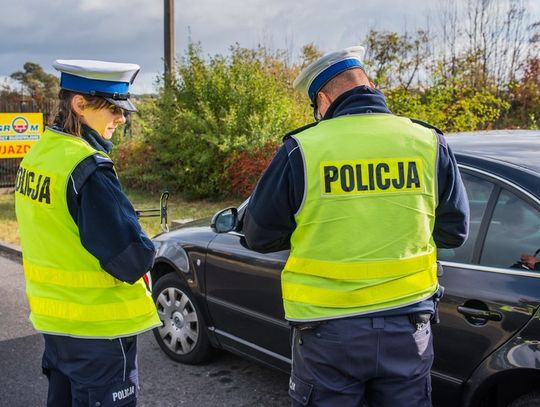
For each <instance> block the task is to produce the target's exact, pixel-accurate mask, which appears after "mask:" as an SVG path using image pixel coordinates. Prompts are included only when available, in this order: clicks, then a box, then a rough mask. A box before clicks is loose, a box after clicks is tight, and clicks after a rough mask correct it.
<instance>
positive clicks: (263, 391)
mask: <svg viewBox="0 0 540 407" xmlns="http://www.w3.org/2000/svg"><path fill="white" fill-rule="evenodd" d="M0 279H1V280H0V281H1V282H2V283H1V284H0V406H10V407H19V406H20V407H23V406H24V407H33V406H44V405H45V400H46V395H47V379H46V377H45V376H43V375H42V374H41V367H40V366H41V354H42V353H43V339H42V337H41V335H40V334H37V333H36V332H35V331H34V330H33V329H32V326H31V324H30V322H29V321H28V305H27V302H26V297H25V294H24V278H23V271H22V266H21V264H20V263H19V262H18V261H16V260H15V259H8V258H3V257H0ZM139 368H140V380H141V397H140V399H139V403H138V406H147V407H150V406H151V407H168V406H197V407H205V406H212V407H214V406H264V407H272V406H287V405H289V399H288V396H287V387H288V376H287V375H285V374H283V373H281V372H277V371H275V370H272V369H269V368H267V367H264V366H259V365H257V364H255V363H253V362H250V361H246V360H244V359H241V358H239V357H237V356H234V355H231V354H229V353H225V352H222V353H219V354H218V355H217V356H216V357H215V358H214V359H213V360H212V361H211V362H209V363H207V364H205V365H202V366H187V365H181V364H178V363H175V362H173V361H171V360H170V359H168V358H167V357H166V356H165V355H164V354H163V353H162V352H161V350H160V349H159V347H158V345H157V343H156V342H155V341H154V337H153V335H152V333H151V332H147V333H145V334H143V335H141V336H140V338H139Z"/></svg>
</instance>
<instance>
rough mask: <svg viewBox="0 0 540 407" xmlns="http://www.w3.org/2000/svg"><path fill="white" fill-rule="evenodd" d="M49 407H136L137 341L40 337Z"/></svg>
mask: <svg viewBox="0 0 540 407" xmlns="http://www.w3.org/2000/svg"><path fill="white" fill-rule="evenodd" d="M43 336H44V337H45V352H44V353H43V362H42V364H43V373H44V374H45V375H47V377H48V378H49V393H48V396H47V406H48V407H113V406H114V407H119V406H123V407H125V406H130V407H132V406H135V405H136V400H137V393H138V384H139V383H138V373H137V337H136V336H130V337H127V338H117V339H81V338H71V337H67V336H60V335H48V334H45V335H43Z"/></svg>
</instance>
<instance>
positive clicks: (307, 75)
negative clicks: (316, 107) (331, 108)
mask: <svg viewBox="0 0 540 407" xmlns="http://www.w3.org/2000/svg"><path fill="white" fill-rule="evenodd" d="M365 52H366V50H365V48H364V47H361V46H355V47H349V48H345V49H344V50H341V51H336V52H331V53H329V54H326V55H324V56H322V57H321V58H319V59H317V60H316V61H314V62H312V63H311V64H309V65H308V66H307V67H306V68H304V69H303V70H302V72H300V74H299V75H298V76H297V77H296V79H295V80H294V82H293V87H294V88H295V89H297V90H299V91H301V92H304V93H306V94H307V95H308V96H309V98H310V99H311V101H313V100H314V99H315V95H316V94H317V92H318V91H319V90H321V88H322V87H323V86H324V85H325V84H326V83H327V82H328V81H329V80H330V79H332V78H333V77H334V76H336V75H338V74H340V73H341V72H343V71H346V70H347V69H352V68H363V67H364V63H363V62H362V60H363V59H364V54H365Z"/></svg>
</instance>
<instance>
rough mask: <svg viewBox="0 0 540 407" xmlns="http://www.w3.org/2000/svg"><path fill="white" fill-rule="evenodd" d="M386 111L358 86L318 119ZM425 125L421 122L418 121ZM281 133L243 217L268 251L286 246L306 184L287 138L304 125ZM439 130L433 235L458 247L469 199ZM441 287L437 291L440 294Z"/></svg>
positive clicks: (252, 243) (373, 93) (254, 240)
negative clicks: (282, 139) (282, 140)
mask: <svg viewBox="0 0 540 407" xmlns="http://www.w3.org/2000/svg"><path fill="white" fill-rule="evenodd" d="M369 113H391V112H390V110H389V109H388V107H387V105H386V101H385V98H384V96H383V94H382V93H381V92H380V91H378V90H376V89H373V88H370V87H367V86H359V87H356V88H354V89H351V90H349V91H347V92H345V93H344V94H342V95H340V96H339V97H338V98H337V99H336V100H335V101H334V102H333V103H332V104H331V106H330V107H329V109H328V110H327V112H326V114H325V116H324V118H323V120H328V119H332V118H335V117H339V116H345V115H351V114H369ZM421 124H423V125H425V126H428V127H432V126H429V125H427V124H425V123H421ZM313 125H316V123H314V124H311V125H308V126H305V127H302V128H300V129H297V130H295V131H293V132H291V133H289V134H288V135H286V136H285V138H284V143H283V145H282V146H281V147H280V149H279V150H278V151H277V153H276V155H275V156H274V158H273V160H272V162H271V163H270V165H269V166H268V168H267V169H266V171H265V172H264V174H263V175H262V177H261V179H260V180H259V182H258V184H257V187H256V188H255V191H254V192H253V194H252V195H251V198H250V201H249V203H248V206H247V208H246V211H245V213H244V216H243V232H244V235H245V239H246V243H247V245H248V246H249V247H250V248H251V249H253V250H255V251H258V252H262V253H268V252H274V251H279V250H286V249H290V238H291V235H292V233H293V231H294V229H295V227H296V222H295V219H294V214H295V213H296V212H297V210H298V208H300V205H301V202H302V198H303V194H304V186H305V178H304V164H303V160H302V156H301V153H300V149H299V148H298V145H297V143H296V141H295V140H294V139H293V138H290V136H291V135H293V134H296V133H298V132H300V131H302V130H304V129H305V128H306V127H310V126H313ZM432 128H433V129H434V130H435V131H436V132H437V134H438V136H439V137H438V139H439V147H438V148H439V154H438V163H437V165H438V167H437V184H438V185H437V190H438V193H439V197H438V205H437V209H436V212H435V226H434V230H433V239H434V241H435V243H436V245H437V247H440V248H452V247H458V246H460V245H461V244H463V242H464V241H465V240H466V238H467V234H468V229H469V204H468V200H467V194H466V192H465V189H464V186H463V182H462V181H461V176H460V174H459V170H458V167H457V163H456V159H455V157H454V155H453V153H452V151H451V149H450V147H449V146H448V144H447V143H446V140H445V139H444V136H443V135H442V132H441V131H440V130H438V129H436V128H434V127H432ZM442 292H443V289H442V288H441V289H440V290H439V292H438V293H437V294H436V296H437V297H440V296H441V295H442ZM423 312H429V313H433V312H434V303H433V300H426V301H422V302H419V303H417V304H413V305H409V306H406V307H403V308H399V309H394V310H388V311H382V312H377V313H372V314H369V315H364V316H391V315H404V314H412V313H423Z"/></svg>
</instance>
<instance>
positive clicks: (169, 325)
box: [152, 273, 212, 365]
mask: <svg viewBox="0 0 540 407" xmlns="http://www.w3.org/2000/svg"><path fill="white" fill-rule="evenodd" d="M152 297H153V298H154V303H155V304H156V308H157V311H158V315H159V318H160V319H161V321H162V322H163V325H162V326H161V327H158V328H155V329H154V337H155V338H156V341H157V343H158V344H159V346H160V348H161V349H162V350H163V352H165V354H166V355H167V356H168V357H169V358H171V359H172V360H174V361H176V362H180V363H186V364H190V365H195V364H198V363H201V362H204V361H205V360H207V359H208V358H209V357H210V356H211V354H212V346H211V345H210V341H209V339H208V333H207V331H206V324H205V323H204V318H203V316H202V314H201V312H200V310H199V308H198V306H197V303H196V302H195V300H194V297H193V293H192V292H191V291H190V290H189V288H187V287H186V285H185V284H184V283H183V281H182V279H181V278H180V277H179V276H178V275H176V274H175V273H169V274H166V275H165V276H163V277H161V278H160V279H159V280H158V281H157V282H156V284H155V285H154V287H153V289H152Z"/></svg>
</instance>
